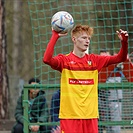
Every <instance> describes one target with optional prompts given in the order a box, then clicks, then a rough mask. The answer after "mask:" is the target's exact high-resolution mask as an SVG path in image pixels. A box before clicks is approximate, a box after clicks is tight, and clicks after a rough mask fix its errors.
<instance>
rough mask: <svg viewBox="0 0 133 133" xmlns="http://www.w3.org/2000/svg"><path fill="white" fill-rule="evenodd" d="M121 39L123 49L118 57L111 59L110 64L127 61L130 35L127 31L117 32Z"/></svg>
mask: <svg viewBox="0 0 133 133" xmlns="http://www.w3.org/2000/svg"><path fill="white" fill-rule="evenodd" d="M116 32H117V34H118V37H119V39H120V40H121V45H122V47H121V49H120V51H119V53H118V54H117V55H115V56H114V57H112V58H110V61H109V64H112V63H120V62H124V61H125V60H126V59H127V53H128V33H127V31H123V30H121V29H120V30H119V31H116Z"/></svg>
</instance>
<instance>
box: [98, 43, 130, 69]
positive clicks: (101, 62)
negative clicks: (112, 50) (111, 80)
mask: <svg viewBox="0 0 133 133" xmlns="http://www.w3.org/2000/svg"><path fill="white" fill-rule="evenodd" d="M121 43H122V47H121V49H120V51H119V52H118V54H116V55H113V56H100V55H98V57H97V58H98V60H97V67H98V70H99V71H100V70H101V69H102V68H103V67H107V66H109V65H111V64H117V63H120V62H124V61H125V60H126V59H127V53H128V43H127V42H125V41H122V42H121Z"/></svg>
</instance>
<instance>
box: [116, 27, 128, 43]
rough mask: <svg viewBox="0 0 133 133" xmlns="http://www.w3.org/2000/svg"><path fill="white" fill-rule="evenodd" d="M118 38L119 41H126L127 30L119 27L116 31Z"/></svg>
mask: <svg viewBox="0 0 133 133" xmlns="http://www.w3.org/2000/svg"><path fill="white" fill-rule="evenodd" d="M116 33H117V35H118V37H119V39H120V40H121V41H124V42H127V41H128V32H127V31H124V30H122V29H120V30H119V31H116Z"/></svg>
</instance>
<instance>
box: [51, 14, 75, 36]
mask: <svg viewBox="0 0 133 133" xmlns="http://www.w3.org/2000/svg"><path fill="white" fill-rule="evenodd" d="M51 25H52V28H53V29H54V30H55V31H56V32H58V33H66V32H68V31H70V30H71V29H72V28H73V26H74V19H73V17H72V16H71V14H70V13H68V12H66V11H59V12H57V13H55V14H54V15H53V17H52V19H51Z"/></svg>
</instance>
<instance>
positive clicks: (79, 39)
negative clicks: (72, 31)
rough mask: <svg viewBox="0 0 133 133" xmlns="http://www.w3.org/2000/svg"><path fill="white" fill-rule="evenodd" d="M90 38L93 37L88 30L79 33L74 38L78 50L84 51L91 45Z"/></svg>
mask: <svg viewBox="0 0 133 133" xmlns="http://www.w3.org/2000/svg"><path fill="white" fill-rule="evenodd" d="M90 39H91V37H90V36H89V35H88V34H87V33H86V32H82V33H80V34H77V35H76V36H75V37H74V38H73V42H74V47H76V49H77V50H79V51H81V52H84V51H86V50H87V48H88V47H89V44H90Z"/></svg>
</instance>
